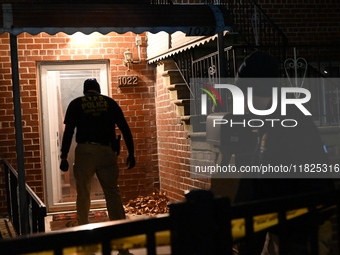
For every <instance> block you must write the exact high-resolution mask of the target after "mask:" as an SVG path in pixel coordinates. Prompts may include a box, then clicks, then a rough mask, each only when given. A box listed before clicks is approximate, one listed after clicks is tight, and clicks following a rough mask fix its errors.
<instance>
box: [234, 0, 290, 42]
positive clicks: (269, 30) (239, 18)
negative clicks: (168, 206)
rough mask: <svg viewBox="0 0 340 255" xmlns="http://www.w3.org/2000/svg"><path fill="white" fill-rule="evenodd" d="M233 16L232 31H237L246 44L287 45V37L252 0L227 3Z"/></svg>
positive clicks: (236, 0)
mask: <svg viewBox="0 0 340 255" xmlns="http://www.w3.org/2000/svg"><path fill="white" fill-rule="evenodd" d="M229 8H230V9H231V10H232V13H233V17H234V23H233V24H234V25H233V29H234V30H235V31H234V32H238V33H239V36H240V37H241V38H242V39H243V43H245V44H247V45H257V46H260V45H261V46H267V45H287V43H288V39H287V37H286V36H285V34H284V33H283V32H282V31H281V29H280V28H279V27H278V26H277V25H276V24H275V23H274V22H273V21H272V20H271V19H270V18H269V17H268V15H267V14H266V13H265V12H264V11H263V10H262V8H261V7H260V6H259V5H258V4H257V3H256V2H255V1H253V0H244V1H240V0H234V2H233V3H231V4H230V5H229Z"/></svg>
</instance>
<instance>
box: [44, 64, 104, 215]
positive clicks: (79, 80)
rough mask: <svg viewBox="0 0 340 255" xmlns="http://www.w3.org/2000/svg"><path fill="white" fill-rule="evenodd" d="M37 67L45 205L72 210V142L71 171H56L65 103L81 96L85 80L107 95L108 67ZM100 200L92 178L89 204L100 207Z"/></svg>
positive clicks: (85, 65) (101, 197)
mask: <svg viewBox="0 0 340 255" xmlns="http://www.w3.org/2000/svg"><path fill="white" fill-rule="evenodd" d="M39 67H40V68H39V70H40V88H41V103H42V104H41V106H42V124H43V145H44V146H43V149H44V150H43V164H44V169H45V180H46V184H45V191H46V198H47V205H48V208H49V210H50V211H51V210H52V211H53V210H62V209H63V208H64V209H65V210H66V209H73V208H75V200H76V190H75V183H74V177H73V167H72V166H73V163H74V148H75V145H76V144H75V141H74V139H73V142H72V145H71V148H70V153H69V156H68V161H69V164H70V169H69V171H68V172H62V171H61V170H60V169H59V165H60V157H59V156H60V148H61V141H62V135H63V131H64V124H63V121H64V116H65V113H66V109H67V106H68V104H69V103H70V102H71V101H72V100H73V99H74V98H76V97H79V96H82V95H83V84H84V81H85V80H86V79H87V78H96V79H97V81H98V82H99V84H100V85H101V91H102V94H104V95H108V78H107V77H108V76H107V69H108V65H107V63H106V62H101V63H100V62H96V63H89V62H86V64H82V63H73V64H56V63H55V64H50V63H48V64H44V63H41V64H40V65H39ZM103 199H104V195H103V192H102V189H101V187H100V184H99V181H98V179H97V178H96V177H95V178H94V179H93V182H92V192H91V200H93V201H92V202H93V203H92V204H94V205H95V204H102V203H103V201H104V200H103Z"/></svg>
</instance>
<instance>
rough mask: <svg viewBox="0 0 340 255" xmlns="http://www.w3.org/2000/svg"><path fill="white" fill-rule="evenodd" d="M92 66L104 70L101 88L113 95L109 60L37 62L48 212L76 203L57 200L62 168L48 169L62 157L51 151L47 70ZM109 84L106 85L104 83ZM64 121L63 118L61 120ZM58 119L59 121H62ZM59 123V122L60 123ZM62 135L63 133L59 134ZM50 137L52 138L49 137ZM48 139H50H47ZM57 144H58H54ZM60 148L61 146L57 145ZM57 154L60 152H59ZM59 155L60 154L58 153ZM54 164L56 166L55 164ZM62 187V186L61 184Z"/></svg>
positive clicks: (95, 205) (97, 205) (98, 202)
mask: <svg viewBox="0 0 340 255" xmlns="http://www.w3.org/2000/svg"><path fill="white" fill-rule="evenodd" d="M91 66H97V67H99V66H100V69H101V70H104V72H101V73H100V83H101V90H102V93H103V94H105V95H108V96H111V91H110V89H109V88H110V86H109V84H110V80H109V77H110V75H109V73H110V68H109V60H102V61H64V62H39V63H37V70H38V77H39V80H38V86H39V93H40V105H39V106H40V119H41V124H40V126H41V132H40V133H41V141H42V143H41V155H42V170H43V176H44V185H43V186H44V187H43V190H44V197H45V203H46V206H47V210H48V212H54V211H66V210H75V209H76V204H75V202H60V203H56V202H55V199H56V198H55V197H54V196H55V193H56V191H54V192H53V183H54V182H53V178H54V177H55V176H54V174H57V173H58V172H59V171H60V170H59V167H57V169H56V171H55V173H53V171H47V169H50V168H51V167H56V165H58V166H59V163H60V159H59V157H57V158H58V159H55V158H52V152H51V150H52V149H51V144H50V143H51V141H50V140H51V136H50V126H51V125H50V124H51V123H50V119H49V115H48V111H49V107H48V102H47V101H48V99H47V95H48V94H47V85H48V78H47V72H48V71H58V70H70V69H73V70H82V69H89V68H91ZM105 83H106V84H107V86H105V85H104V84H105ZM59 121H61V124H62V121H63V120H59ZM59 121H58V123H60V122H59ZM58 123H57V124H58ZM59 135H60V136H62V134H59ZM48 138H50V139H48ZM46 140H48V141H46ZM54 146H56V145H54ZM59 146H61V144H59ZM56 147H57V148H58V149H60V147H58V146H56ZM57 154H59V153H58V152H57ZM58 156H59V155H58ZM52 160H58V163H56V162H54V163H52ZM53 165H54V166H53ZM59 187H60V188H61V186H60V185H59ZM103 207H106V203H105V200H104V199H101V200H92V201H91V208H103Z"/></svg>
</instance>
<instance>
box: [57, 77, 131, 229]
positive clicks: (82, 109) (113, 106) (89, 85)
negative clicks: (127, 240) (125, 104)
mask: <svg viewBox="0 0 340 255" xmlns="http://www.w3.org/2000/svg"><path fill="white" fill-rule="evenodd" d="M83 92H84V96H82V97H78V98H76V99H74V100H73V101H72V102H71V103H70V104H69V106H68V108H67V111H66V116H65V120H64V124H65V131H64V136H63V142H62V148H61V156H60V158H61V160H62V161H61V165H60V169H61V170H62V171H67V170H68V161H67V156H68V153H69V149H70V145H71V142H72V137H73V134H74V130H75V129H76V130H77V131H76V142H77V147H76V149H75V163H74V177H75V181H76V189H77V220H78V224H80V225H81V224H87V223H89V221H88V215H89V210H90V203H91V200H90V189H91V180H92V178H93V176H94V174H96V175H97V177H98V179H99V182H100V184H101V186H102V189H103V191H104V194H105V199H106V204H107V210H108V214H109V218H110V220H118V219H124V218H125V212H124V209H123V205H122V201H121V197H120V191H119V188H118V183H117V182H118V174H119V173H118V164H117V153H118V148H119V144H118V141H117V139H116V132H115V127H116V125H117V126H118V127H119V129H120V130H121V132H122V134H123V137H124V140H125V144H126V146H127V149H128V153H129V154H128V158H127V165H128V169H131V168H133V167H134V166H135V157H134V145H133V138H132V134H131V131H130V128H129V126H128V124H127V122H126V120H125V117H124V114H123V112H122V110H121V108H120V107H119V105H118V104H117V102H116V101H115V100H113V99H112V98H110V97H107V96H104V95H102V94H100V92H101V90H100V85H99V83H98V82H97V80H96V79H87V80H86V81H85V82H84V91H83Z"/></svg>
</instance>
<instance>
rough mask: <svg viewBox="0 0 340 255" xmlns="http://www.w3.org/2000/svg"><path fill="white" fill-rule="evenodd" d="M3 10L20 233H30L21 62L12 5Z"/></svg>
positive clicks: (3, 7) (4, 7) (5, 5)
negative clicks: (23, 132)
mask: <svg viewBox="0 0 340 255" xmlns="http://www.w3.org/2000/svg"><path fill="white" fill-rule="evenodd" d="M2 10H3V24H4V28H6V29H8V30H9V31H10V51H11V66H12V88H13V103H14V124H15V140H16V153H17V167H18V190H19V213H20V234H21V235H24V234H28V207H27V199H26V177H25V164H24V145H23V134H22V117H21V99H20V98H21V97H20V78H19V64H18V41H17V36H16V35H14V34H12V33H11V28H12V25H13V16H12V5H11V4H3V5H2Z"/></svg>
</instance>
